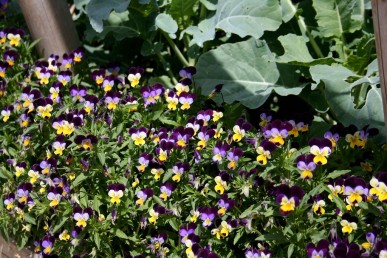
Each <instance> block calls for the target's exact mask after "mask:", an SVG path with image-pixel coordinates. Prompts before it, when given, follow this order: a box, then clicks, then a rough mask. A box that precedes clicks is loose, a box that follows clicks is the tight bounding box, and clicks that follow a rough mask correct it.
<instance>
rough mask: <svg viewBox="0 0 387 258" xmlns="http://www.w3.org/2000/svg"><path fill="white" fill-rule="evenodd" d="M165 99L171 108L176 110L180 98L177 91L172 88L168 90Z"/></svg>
mask: <svg viewBox="0 0 387 258" xmlns="http://www.w3.org/2000/svg"><path fill="white" fill-rule="evenodd" d="M165 101H166V102H167V104H168V105H167V107H168V109H169V110H176V109H177V104H179V98H178V96H177V95H176V93H175V92H174V91H172V90H169V91H167V92H166V96H165Z"/></svg>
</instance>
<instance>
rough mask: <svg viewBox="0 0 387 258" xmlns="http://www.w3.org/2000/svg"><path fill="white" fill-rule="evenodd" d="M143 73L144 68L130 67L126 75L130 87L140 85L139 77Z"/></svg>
mask: <svg viewBox="0 0 387 258" xmlns="http://www.w3.org/2000/svg"><path fill="white" fill-rule="evenodd" d="M143 73H144V68H142V67H130V68H129V74H128V81H129V83H130V86H131V87H136V86H137V85H138V84H140V79H141V75H142V74H143Z"/></svg>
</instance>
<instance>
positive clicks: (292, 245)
mask: <svg viewBox="0 0 387 258" xmlns="http://www.w3.org/2000/svg"><path fill="white" fill-rule="evenodd" d="M293 252H294V244H290V245H289V247H288V258H290V257H292V255H293Z"/></svg>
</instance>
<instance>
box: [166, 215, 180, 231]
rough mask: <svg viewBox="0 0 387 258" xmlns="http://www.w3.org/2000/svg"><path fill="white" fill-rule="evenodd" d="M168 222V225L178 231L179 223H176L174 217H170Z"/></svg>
mask: <svg viewBox="0 0 387 258" xmlns="http://www.w3.org/2000/svg"><path fill="white" fill-rule="evenodd" d="M168 222H169V225H171V227H172V228H173V229H174V230H176V231H179V224H178V222H177V219H176V218H172V219H170V220H169V221H168Z"/></svg>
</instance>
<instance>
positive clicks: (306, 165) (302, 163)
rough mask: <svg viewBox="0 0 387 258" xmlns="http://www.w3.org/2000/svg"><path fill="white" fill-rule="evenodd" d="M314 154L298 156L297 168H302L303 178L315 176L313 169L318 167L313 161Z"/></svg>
mask: <svg viewBox="0 0 387 258" xmlns="http://www.w3.org/2000/svg"><path fill="white" fill-rule="evenodd" d="M313 159H314V155H312V154H309V155H300V156H298V157H297V160H296V162H297V168H298V169H299V170H301V178H302V179H311V178H313V171H314V170H315V169H316V167H317V166H316V163H314V161H313Z"/></svg>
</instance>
